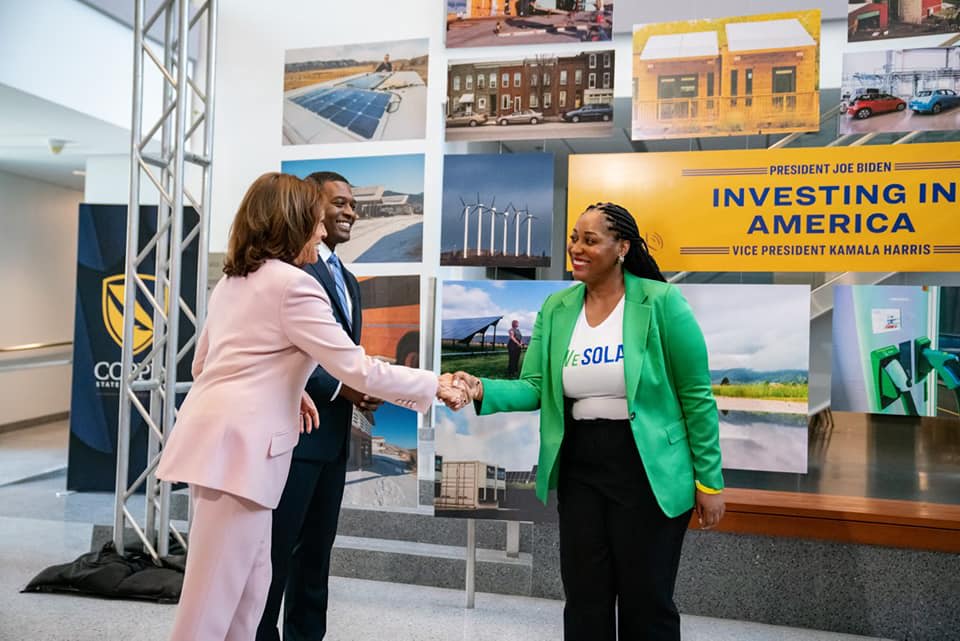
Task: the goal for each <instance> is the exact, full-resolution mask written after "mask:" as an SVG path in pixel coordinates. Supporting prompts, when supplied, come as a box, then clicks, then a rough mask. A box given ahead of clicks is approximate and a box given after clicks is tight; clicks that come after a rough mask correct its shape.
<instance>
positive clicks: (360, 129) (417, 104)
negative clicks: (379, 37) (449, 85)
mask: <svg viewBox="0 0 960 641" xmlns="http://www.w3.org/2000/svg"><path fill="white" fill-rule="evenodd" d="M426 117H427V40H425V39H424V40H398V41H395V42H378V43H370V44H358V45H340V46H336V47H317V48H312V49H291V50H288V51H287V52H286V56H285V59H284V73H283V144H285V145H304V144H316V143H328V142H365V141H368V140H411V139H413V140H418V139H422V138H423V137H424V135H425V132H426Z"/></svg>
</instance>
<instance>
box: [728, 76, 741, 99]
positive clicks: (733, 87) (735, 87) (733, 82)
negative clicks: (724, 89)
mask: <svg viewBox="0 0 960 641" xmlns="http://www.w3.org/2000/svg"><path fill="white" fill-rule="evenodd" d="M739 81H740V77H739V74H738V73H737V70H736V69H732V70H731V71H730V95H731V96H733V97H732V98H731V99H730V106H731V107H736V106H737V98H736V96H737V93H739V91H740V87H739Z"/></svg>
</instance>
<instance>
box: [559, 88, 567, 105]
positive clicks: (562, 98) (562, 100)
mask: <svg viewBox="0 0 960 641" xmlns="http://www.w3.org/2000/svg"><path fill="white" fill-rule="evenodd" d="M566 106H567V92H566V91H564V90H561V91H560V108H561V109H563V108H564V107H566Z"/></svg>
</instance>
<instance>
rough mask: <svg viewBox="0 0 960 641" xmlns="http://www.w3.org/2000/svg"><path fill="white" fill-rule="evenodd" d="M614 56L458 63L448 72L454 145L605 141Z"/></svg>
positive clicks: (599, 53) (448, 127)
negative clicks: (466, 142) (540, 140)
mask: <svg viewBox="0 0 960 641" xmlns="http://www.w3.org/2000/svg"><path fill="white" fill-rule="evenodd" d="M613 54H614V52H613V50H604V51H590V52H582V53H578V54H576V55H569V56H557V55H553V54H531V55H530V56H528V57H525V58H516V59H510V60H474V61H463V60H457V61H456V62H453V63H451V64H450V65H448V67H447V108H446V137H447V140H522V139H528V138H582V137H591V138H601V137H606V136H609V135H610V134H611V132H612V131H613V77H614V55H613Z"/></svg>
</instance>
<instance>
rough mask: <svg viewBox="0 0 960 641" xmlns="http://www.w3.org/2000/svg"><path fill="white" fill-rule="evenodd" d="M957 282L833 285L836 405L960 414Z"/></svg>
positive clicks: (888, 411)
mask: <svg viewBox="0 0 960 641" xmlns="http://www.w3.org/2000/svg"><path fill="white" fill-rule="evenodd" d="M958 404H960V287H938V286H929V287H922V286H882V285H847V286H842V287H836V288H835V289H834V308H833V368H832V383H831V405H832V407H833V409H834V410H839V411H848V412H868V413H874V414H893V415H899V416H939V417H944V418H947V417H952V418H960V411H958Z"/></svg>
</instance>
